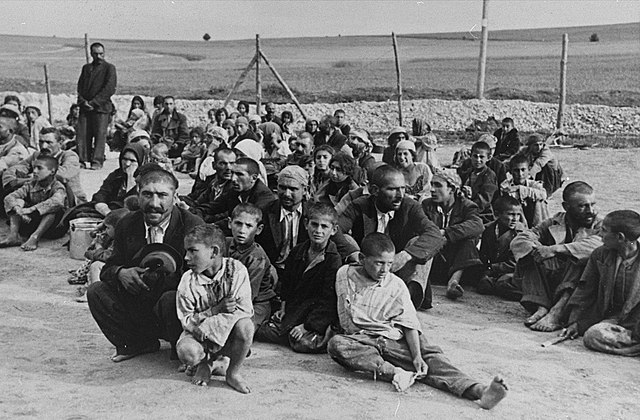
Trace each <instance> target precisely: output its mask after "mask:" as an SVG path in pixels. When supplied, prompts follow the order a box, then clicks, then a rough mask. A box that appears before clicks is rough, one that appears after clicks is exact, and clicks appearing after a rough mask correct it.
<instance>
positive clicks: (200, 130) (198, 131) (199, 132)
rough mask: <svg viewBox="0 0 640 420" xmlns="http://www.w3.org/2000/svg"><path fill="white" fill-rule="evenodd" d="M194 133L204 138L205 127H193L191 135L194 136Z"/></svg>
mask: <svg viewBox="0 0 640 420" xmlns="http://www.w3.org/2000/svg"><path fill="white" fill-rule="evenodd" d="M194 134H195V135H197V136H198V137H200V138H201V139H204V129H203V128H202V127H193V128H192V129H191V131H190V132H189V137H193V135H194Z"/></svg>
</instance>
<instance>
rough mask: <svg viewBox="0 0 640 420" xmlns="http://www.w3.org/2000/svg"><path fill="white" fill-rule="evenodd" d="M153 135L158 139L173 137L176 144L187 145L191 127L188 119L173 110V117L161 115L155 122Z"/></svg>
mask: <svg viewBox="0 0 640 420" xmlns="http://www.w3.org/2000/svg"><path fill="white" fill-rule="evenodd" d="M151 135H152V136H154V137H156V138H162V137H171V138H172V139H173V140H174V141H175V142H176V143H187V142H188V141H189V126H188V125H187V117H186V116H185V115H184V114H182V113H180V112H178V111H176V110H173V112H172V113H171V115H169V114H166V113H164V112H163V113H161V114H158V115H157V116H156V118H155V119H154V120H153V126H152V127H151Z"/></svg>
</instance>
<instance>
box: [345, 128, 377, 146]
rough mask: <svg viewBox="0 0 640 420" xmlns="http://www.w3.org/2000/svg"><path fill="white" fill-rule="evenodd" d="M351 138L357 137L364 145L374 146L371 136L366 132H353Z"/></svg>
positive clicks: (350, 134)
mask: <svg viewBox="0 0 640 420" xmlns="http://www.w3.org/2000/svg"><path fill="white" fill-rule="evenodd" d="M349 136H350V137H356V138H358V139H360V140H362V141H363V142H364V143H367V144H368V145H372V143H371V140H369V136H368V135H367V133H366V132H364V131H356V130H351V131H350V132H349Z"/></svg>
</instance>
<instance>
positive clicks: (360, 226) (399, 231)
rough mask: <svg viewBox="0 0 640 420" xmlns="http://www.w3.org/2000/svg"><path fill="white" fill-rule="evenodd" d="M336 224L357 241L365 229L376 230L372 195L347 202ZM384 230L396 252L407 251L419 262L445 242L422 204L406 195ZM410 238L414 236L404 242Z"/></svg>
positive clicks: (376, 220)
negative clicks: (386, 231) (411, 241)
mask: <svg viewBox="0 0 640 420" xmlns="http://www.w3.org/2000/svg"><path fill="white" fill-rule="evenodd" d="M339 225H340V228H341V229H342V231H343V232H345V233H349V232H351V236H353V239H355V240H356V242H358V243H360V242H362V239H363V238H364V237H365V236H366V235H368V234H369V233H371V232H376V227H377V225H378V214H377V212H376V206H375V196H373V195H370V196H363V197H360V198H358V199H356V200H354V201H353V202H352V203H351V204H349V206H348V207H347V208H346V209H345V211H344V212H343V213H342V214H341V215H340V217H339ZM388 230H389V237H391V240H392V241H393V244H394V245H395V247H396V252H400V251H402V250H404V251H407V252H408V253H409V254H411V256H412V257H413V258H414V259H416V260H418V261H420V262H423V263H424V262H426V261H427V260H429V259H431V258H432V257H433V256H434V255H436V254H437V253H438V251H440V249H441V248H442V247H443V246H444V242H445V241H444V238H443V237H442V235H440V230H439V229H438V228H437V227H436V225H434V224H433V222H432V221H431V220H429V218H428V217H427V216H426V215H425V214H424V211H423V210H422V207H420V205H419V204H418V203H417V202H416V201H414V200H412V199H410V198H408V197H406V196H405V197H404V198H403V199H402V203H401V204H400V208H399V209H398V210H396V211H395V214H394V216H393V219H391V220H390V221H389V224H388ZM413 238H417V240H416V241H415V242H413V243H412V244H411V245H407V243H408V242H409V241H410V240H411V239H413Z"/></svg>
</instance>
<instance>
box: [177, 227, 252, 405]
mask: <svg viewBox="0 0 640 420" xmlns="http://www.w3.org/2000/svg"><path fill="white" fill-rule="evenodd" d="M184 248H185V250H186V255H185V261H186V263H187V266H188V267H189V270H188V271H187V272H186V273H184V275H183V276H182V279H181V280H180V284H179V285H178V293H177V300H176V302H177V313H178V318H179V319H180V323H181V324H182V327H183V329H184V331H183V332H182V334H181V335H180V339H179V340H178V343H177V344H176V349H177V352H178V358H179V359H180V361H181V362H182V363H184V364H186V365H187V366H192V367H195V374H194V375H193V379H192V382H193V384H195V385H200V386H207V385H208V384H209V381H210V380H211V375H212V374H217V375H224V376H225V379H226V382H227V384H228V385H229V386H230V387H232V388H233V389H235V390H236V391H238V392H241V393H243V394H248V393H250V392H251V390H250V388H249V386H248V385H247V383H246V382H245V381H244V379H243V378H242V376H240V368H241V366H242V363H243V362H244V360H245V358H246V357H247V354H248V353H249V351H250V348H251V343H252V342H253V333H254V330H253V324H252V322H251V316H252V315H253V306H252V305H251V286H250V283H249V275H248V274H247V269H246V268H245V267H244V265H242V263H240V262H239V261H236V260H234V259H233V258H226V257H224V256H223V255H224V249H225V248H226V243H225V238H224V234H223V233H222V231H221V230H220V229H218V228H217V227H216V226H213V225H202V226H196V227H194V228H193V229H191V230H189V231H187V233H186V234H185V238H184ZM223 356H226V357H228V365H227V363H226V362H225V360H224V359H222V357H223ZM189 371H191V369H189Z"/></svg>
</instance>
